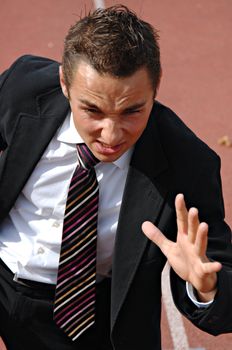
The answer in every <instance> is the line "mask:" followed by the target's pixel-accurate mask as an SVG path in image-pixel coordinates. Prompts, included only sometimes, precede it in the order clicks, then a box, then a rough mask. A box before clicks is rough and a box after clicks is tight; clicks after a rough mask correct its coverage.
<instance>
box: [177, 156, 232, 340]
mask: <svg viewBox="0 0 232 350" xmlns="http://www.w3.org/2000/svg"><path fill="white" fill-rule="evenodd" d="M200 169H201V171H200V172H199V177H198V179H196V182H195V185H194V191H193V193H192V194H191V196H189V201H190V197H191V203H190V206H193V205H194V206H196V207H198V209H199V214H200V220H201V221H205V222H207V223H208V225H209V232H208V248H207V255H208V257H209V259H211V260H215V261H219V262H221V263H222V265H223V268H222V270H221V271H220V272H219V273H218V286H217V287H218V292H217V294H216V296H215V299H214V302H213V303H212V304H211V305H210V306H209V307H208V308H206V309H199V308H197V307H196V306H195V305H194V304H193V303H192V302H191V301H190V299H189V298H188V296H187V293H186V285H185V281H183V280H181V279H180V278H179V277H178V276H177V275H176V274H175V272H174V271H173V270H171V272H170V281H171V288H172V295H173V299H174V303H175V304H176V306H177V308H178V309H179V311H180V312H181V313H182V314H183V315H184V316H186V317H187V318H188V319H189V320H190V321H191V322H192V323H193V324H194V325H195V326H197V327H198V328H200V329H202V330H203V331H206V332H208V333H210V334H212V335H218V334H222V333H228V332H232V317H231V312H230V311H229V310H231V309H232V245H231V230H230V228H229V226H228V225H227V224H226V223H225V221H224V204H223V198H222V188H221V177H220V159H219V157H217V156H214V157H213V158H212V159H211V161H210V162H209V161H208V162H206V164H205V165H204V164H202V166H201V167H200Z"/></svg>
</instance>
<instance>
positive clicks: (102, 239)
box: [0, 115, 132, 284]
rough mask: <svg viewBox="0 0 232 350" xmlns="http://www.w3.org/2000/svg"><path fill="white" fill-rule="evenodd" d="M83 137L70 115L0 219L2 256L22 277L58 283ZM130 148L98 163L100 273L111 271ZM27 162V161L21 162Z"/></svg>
mask: <svg viewBox="0 0 232 350" xmlns="http://www.w3.org/2000/svg"><path fill="white" fill-rule="evenodd" d="M81 142H83V140H82V139H81V137H80V135H79V134H78V132H77V131H76V128H75V126H74V123H73V119H72V115H71V116H67V118H66V119H65V121H64V123H63V125H62V126H61V128H60V129H59V130H58V131H57V133H56V135H55V136H54V137H53V139H52V140H51V142H50V143H49V145H48V147H47V149H46V150H45V152H44V154H43V156H42V158H41V159H40V161H39V163H38V164H37V166H36V167H35V169H34V171H33V173H32V174H31V176H30V178H29V179H28V181H27V183H26V185H25V187H24V188H23V190H22V192H21V193H20V195H19V197H18V199H17V201H16V202H15V204H14V206H13V208H12V209H11V211H10V213H9V215H8V217H7V218H6V219H5V220H4V221H3V223H2V224H1V225H0V231H1V235H0V257H1V259H2V260H3V261H4V262H5V264H6V265H7V266H8V267H9V268H10V269H11V271H12V272H13V273H14V274H16V276H17V277H18V278H25V279H30V280H36V281H40V282H44V283H53V284H55V283H56V279H57V268H58V263H59V252H60V246H61V239H62V229H63V218H64V212H65V203H66V198H67V193H68V188H69V183H70V180H71V177H72V174H73V172H74V170H75V168H76V166H77V164H78V158H77V149H76V144H77V143H81ZM131 153H132V149H130V150H129V151H127V152H126V153H125V154H123V155H122V156H121V157H120V158H119V159H118V160H116V161H115V162H113V163H99V164H97V165H96V166H95V170H96V175H97V179H98V182H99V210H98V240H97V273H98V274H100V275H103V276H105V275H107V274H108V273H109V271H110V269H111V261H112V252H113V246H114V239H115V234H116V229H117V223H118V216H119V210H120V206H121V201H122V194H123V190H124V186H125V181H126V177H127V172H128V168H129V162H130V158H131ZM22 166H23V165H22Z"/></svg>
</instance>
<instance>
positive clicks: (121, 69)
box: [0, 6, 232, 350]
mask: <svg viewBox="0 0 232 350" xmlns="http://www.w3.org/2000/svg"><path fill="white" fill-rule="evenodd" d="M157 40H158V36H157V34H156V32H155V30H154V29H153V28H152V27H151V26H150V25H149V24H148V23H146V22H144V21H142V20H140V19H139V18H137V16H136V15H135V14H133V13H132V12H130V11H129V10H128V9H127V8H126V7H123V6H115V7H112V8H108V9H105V10H100V9H99V10H97V11H95V12H93V13H92V14H90V15H88V16H86V17H85V18H83V19H81V20H80V21H79V22H77V23H76V24H75V25H74V26H73V27H71V29H70V31H69V33H68V35H67V37H66V39H65V46H64V53H63V60H62V65H61V66H60V67H59V64H58V63H57V62H54V61H52V60H49V59H46V58H41V57H32V56H24V57H22V58H19V59H18V60H17V61H16V62H15V63H14V64H13V65H12V66H11V67H10V68H9V69H8V71H6V72H5V73H3V75H2V76H1V82H0V87H1V91H0V116H1V120H0V149H1V150H2V155H1V158H0V208H1V210H0V218H1V226H0V233H1V235H0V241H1V251H0V256H1V274H0V276H1V277H0V279H1V289H0V293H1V298H0V300H1V306H0V307H1V312H0V328H1V335H2V338H3V339H4V341H5V343H6V346H7V348H8V349H14V350H18V349H24V350H27V349H32V348H33V349H56V350H57V349H58V350H59V349H62V350H68V349H78V350H79V349H80V350H82V349H85V350H87V349H91V350H92V349H98V350H104V349H107V350H109V349H117V350H119V349H120V350H122V349H123V350H128V349H133V350H134V349H146V350H154V349H156V350H158V349H161V344H160V312H161V272H162V269H163V267H164V264H165V262H166V257H167V258H168V260H169V262H170V264H171V266H172V267H173V270H172V272H171V285H172V293H173V297H174V300H175V303H176V305H177V307H178V308H179V310H180V311H181V312H182V313H183V314H185V315H186V316H187V317H188V318H189V319H190V320H191V321H192V322H193V323H194V324H195V325H196V326H198V327H199V328H201V329H203V330H205V331H207V332H209V333H212V334H215V335H216V334H220V333H223V332H229V331H231V329H232V322H231V318H229V317H228V309H229V307H230V303H231V264H232V261H231V256H232V254H231V244H230V240H231V232H230V229H229V227H228V226H227V225H226V224H225V222H224V209H223V200H222V193H221V183H220V175H219V166H220V164H219V159H218V157H217V156H216V155H215V153H214V152H213V151H211V150H210V149H209V148H208V147H207V146H206V145H205V144H204V143H203V142H202V141H200V140H199V139H198V138H197V137H196V136H195V135H194V134H193V133H192V132H191V131H190V130H189V129H188V128H187V127H186V126H185V125H184V124H183V123H182V122H181V120H180V119H179V118H178V117H177V116H176V115H175V114H174V113H173V112H172V111H171V110H170V109H168V108H167V107H165V106H163V105H161V104H160V103H158V102H156V101H155V96H156V92H157V89H158V86H159V82H160V76H161V66H160V55H159V46H158V43H157ZM86 146H88V148H86ZM87 158H88V159H89V158H90V159H91V162H92V164H91V166H89V165H88V166H87V165H86V164H87V163H85V160H86V159H87ZM90 175H91V176H90ZM85 181H87V182H85ZM70 182H71V183H70ZM83 183H84V187H83ZM178 193H183V194H184V195H185V200H186V203H187V206H188V208H190V207H196V208H198V210H199V213H200V214H199V215H200V219H199V218H198V211H197V209H195V208H191V209H190V210H189V211H188V210H187V209H186V206H185V200H184V197H183V195H182V194H178ZM86 194H87V196H86ZM175 197H176V205H175V204H174V201H175ZM70 198H71V199H70ZM66 201H67V203H66ZM93 208H95V209H93ZM176 214H177V223H176ZM97 215H98V219H97V229H96V217H97ZM200 221H204V222H207V224H208V226H207V224H205V223H203V222H201V223H200ZM152 223H154V224H155V225H157V226H154V225H153V224H152ZM142 225H143V230H144V233H145V234H146V235H147V236H148V237H149V238H150V239H152V240H153V241H154V242H155V243H156V244H154V243H153V242H152V241H150V240H149V239H148V238H147V237H146V235H145V234H143V232H142V229H141V227H142ZM96 230H97V234H96ZM161 231H162V232H161ZM86 233H87V235H86ZM207 236H208V238H207ZM207 240H208V249H207V255H206V248H207ZM96 242H97V251H96V245H95V243H96ZM73 243H74V244H73ZM94 247H95V248H94ZM90 256H91V257H90ZM95 262H96V273H95ZM174 271H175V272H174ZM74 275H75V276H74ZM186 282H187V284H186Z"/></svg>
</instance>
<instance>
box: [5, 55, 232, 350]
mask: <svg viewBox="0 0 232 350" xmlns="http://www.w3.org/2000/svg"><path fill="white" fill-rule="evenodd" d="M0 79H1V80H0V149H2V150H3V152H2V155H1V157H0V220H3V219H4V218H5V217H6V216H7V214H8V212H9V211H10V209H11V207H12V206H13V204H14V202H15V200H16V199H17V197H18V195H19V193H20V191H21V190H22V188H23V186H24V185H25V183H26V182H27V180H28V178H29V176H30V174H31V173H32V171H33V169H34V167H35V166H36V164H37V162H38V161H39V159H40V157H41V155H42V154H43V152H44V150H45V149H46V147H47V145H48V143H49V142H50V140H51V138H52V137H53V135H54V133H55V132H56V131H57V129H58V127H59V126H60V125H61V123H62V122H63V120H64V118H65V116H66V115H67V112H68V110H69V104H68V101H67V100H66V99H65V97H64V96H63V94H62V92H61V89H60V85H59V77H58V63H57V62H54V61H52V60H48V59H45V58H41V57H32V56H24V57H22V58H20V59H19V60H17V61H16V62H15V63H14V64H13V65H12V66H11V68H9V69H8V70H7V71H6V72H5V73H4V74H2V76H1V78H0ZM115 190H117V189H115ZM179 192H181V193H184V194H185V199H186V202H187V204H188V206H195V207H197V208H198V209H199V211H200V215H201V220H204V221H206V222H207V223H208V224H209V246H208V255H209V257H210V258H211V259H217V260H219V261H221V262H222V263H223V269H222V271H221V272H219V274H218V276H219V279H218V294H217V295H216V298H215V301H214V302H213V304H212V305H211V306H210V307H209V308H208V309H207V310H202V309H197V308H196V307H195V306H194V305H193V304H192V302H191V301H190V300H189V299H188V297H186V288H185V282H184V281H182V280H181V279H180V278H178V277H177V276H176V275H175V273H174V272H171V287H172V292H173V297H174V301H175V303H176V305H177V307H178V308H179V310H180V311H181V312H182V313H183V314H184V315H185V316H187V317H188V318H189V319H190V320H191V321H192V322H193V323H194V324H195V325H197V326H198V327H199V328H201V329H203V330H205V331H207V332H209V333H211V334H215V335H216V334H220V333H222V332H230V331H231V329H232V317H231V316H230V315H229V313H228V310H231V300H232V275H231V271H232V270H231V266H232V251H231V232H230V229H229V227H228V226H227V225H226V224H225V222H224V207H223V199H222V193H221V181H220V160H219V158H218V156H217V155H216V154H215V153H214V152H213V151H212V150H210V149H209V148H208V146H206V145H205V144H204V143H203V142H202V141H200V140H199V139H198V138H197V137H196V135H194V134H193V133H192V132H191V131H190V130H189V129H188V128H187V127H186V126H185V125H184V123H183V122H182V121H181V120H180V119H179V118H178V117H177V116H176V115H175V114H174V113H173V112H172V111H171V110H170V109H168V108H167V107H165V106H163V105H161V104H159V103H158V102H156V103H155V104H154V108H153V110H152V112H151V115H150V118H149V122H148V125H147V127H146V129H145V131H144V133H143V134H142V136H141V137H140V139H139V140H138V142H137V144H136V145H135V150H134V153H133V156H132V160H131V163H130V168H129V172H128V178H127V181H126V186H125V190H124V194H123V201H122V206H121V210H120V217H119V223H118V229H117V234H116V241H115V249H114V256H113V267H112V296H111V298H112V299H111V300H112V302H111V330H112V341H113V344H114V346H115V349H117V350H125V349H127V350H129V349H133V350H135V349H146V350H158V349H160V347H161V345H160V312H161V272H162V269H163V266H164V264H165V262H166V260H165V257H164V256H163V255H162V253H161V251H160V250H159V248H158V247H157V246H156V245H154V244H153V243H151V242H150V241H149V240H148V239H147V238H146V237H145V235H144V234H143V233H142V231H141V224H142V222H143V221H145V220H150V221H152V222H154V223H155V224H156V225H158V226H159V228H160V229H161V230H162V231H163V232H164V234H165V235H166V236H167V237H168V238H169V239H172V240H175V237H176V231H177V230H176V220H175V209H174V198H175V196H176V194H177V193H179Z"/></svg>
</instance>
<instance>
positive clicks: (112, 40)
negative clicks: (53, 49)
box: [62, 5, 161, 92]
mask: <svg viewBox="0 0 232 350" xmlns="http://www.w3.org/2000/svg"><path fill="white" fill-rule="evenodd" d="M158 39H159V36H158V33H157V31H156V30H155V29H154V28H153V27H152V26H151V25H150V24H149V23H147V22H145V21H143V20H141V19H139V18H138V17H137V16H136V14H135V13H134V12H132V11H131V10H129V9H128V8H127V7H126V6H123V5H115V6H112V7H109V8H106V9H97V10H95V11H94V12H92V13H89V14H88V15H87V16H86V17H84V18H82V19H80V20H79V21H78V22H76V23H75V24H74V25H73V26H71V28H70V30H69V31H68V33H67V36H66V38H65V42H64V52H63V58H62V66H63V75H64V81H65V84H66V87H67V89H68V90H69V88H70V86H71V84H72V79H73V73H74V72H75V68H76V65H77V62H78V60H80V59H84V60H87V62H88V63H90V64H91V65H92V67H93V68H95V69H96V70H97V72H98V73H99V74H104V73H107V74H110V75H112V76H115V77H129V76H131V75H132V74H134V73H135V72H136V71H137V70H138V69H140V68H142V67H145V68H147V71H148V74H149V77H150V79H151V83H152V86H153V88H154V91H155V92H156V90H157V87H158V85H159V81H160V76H161V64H160V50H159V44H158Z"/></svg>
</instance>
